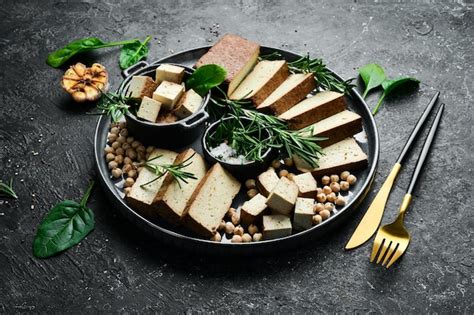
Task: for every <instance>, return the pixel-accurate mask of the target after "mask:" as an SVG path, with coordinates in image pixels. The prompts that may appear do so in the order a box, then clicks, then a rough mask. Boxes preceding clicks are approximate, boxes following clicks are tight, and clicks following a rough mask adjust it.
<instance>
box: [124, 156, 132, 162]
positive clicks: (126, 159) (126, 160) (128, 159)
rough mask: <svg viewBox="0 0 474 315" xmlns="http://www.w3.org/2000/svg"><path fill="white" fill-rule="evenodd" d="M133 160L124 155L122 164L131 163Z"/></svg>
mask: <svg viewBox="0 0 474 315" xmlns="http://www.w3.org/2000/svg"><path fill="white" fill-rule="evenodd" d="M132 163H133V161H132V159H131V158H129V157H128V156H126V157H125V158H124V159H123V164H132Z"/></svg>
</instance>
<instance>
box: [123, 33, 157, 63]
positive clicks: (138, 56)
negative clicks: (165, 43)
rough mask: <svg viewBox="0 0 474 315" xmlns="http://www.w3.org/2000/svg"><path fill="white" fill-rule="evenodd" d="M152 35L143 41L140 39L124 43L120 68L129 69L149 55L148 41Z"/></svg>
mask: <svg viewBox="0 0 474 315" xmlns="http://www.w3.org/2000/svg"><path fill="white" fill-rule="evenodd" d="M150 39H151V36H148V37H147V38H146V39H145V41H144V42H143V43H142V42H140V41H139V40H137V41H135V42H133V43H131V44H127V45H124V46H123V47H122V50H121V51H120V68H122V69H127V68H129V67H131V66H133V65H134V64H136V63H137V62H139V61H140V60H142V59H143V58H145V57H146V56H147V55H148V42H149V41H150Z"/></svg>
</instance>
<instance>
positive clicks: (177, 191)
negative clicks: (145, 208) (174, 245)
mask: <svg viewBox="0 0 474 315" xmlns="http://www.w3.org/2000/svg"><path fill="white" fill-rule="evenodd" d="M184 161H186V164H188V163H189V165H188V166H186V167H184V168H183V169H182V170H183V171H185V172H189V173H192V174H194V177H196V179H187V181H188V183H187V184H186V183H183V182H180V183H178V182H177V181H176V179H175V178H174V177H173V175H171V174H169V173H168V174H167V175H166V177H165V180H164V181H163V185H162V186H161V189H160V191H159V192H158V194H157V196H156V197H155V200H154V201H153V205H154V206H155V207H156V209H157V213H158V215H159V216H160V217H162V218H163V219H165V220H166V221H168V222H170V223H172V224H175V225H178V224H179V223H180V221H181V219H182V217H183V216H184V210H185V208H186V205H187V203H188V201H189V200H190V199H191V196H192V194H193V193H194V190H195V189H196V188H197V186H198V185H199V183H200V182H201V180H202V179H203V178H204V176H205V175H206V172H207V166H206V162H205V161H204V159H203V157H202V156H201V155H199V154H198V153H196V152H195V151H194V150H193V149H187V150H186V151H184V152H182V153H180V154H179V155H178V156H177V157H176V159H175V160H174V164H180V163H182V162H184Z"/></svg>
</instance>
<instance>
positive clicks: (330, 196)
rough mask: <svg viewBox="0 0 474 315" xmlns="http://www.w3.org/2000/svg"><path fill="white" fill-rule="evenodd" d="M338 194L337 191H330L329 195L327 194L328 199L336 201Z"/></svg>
mask: <svg viewBox="0 0 474 315" xmlns="http://www.w3.org/2000/svg"><path fill="white" fill-rule="evenodd" d="M336 198H337V196H336V194H335V193H333V192H332V193H330V194H329V195H326V200H327V201H329V202H334V201H336Z"/></svg>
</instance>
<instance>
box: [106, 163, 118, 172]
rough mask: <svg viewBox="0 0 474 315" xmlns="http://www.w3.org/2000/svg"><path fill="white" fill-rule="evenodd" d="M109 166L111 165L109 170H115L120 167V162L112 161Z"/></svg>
mask: <svg viewBox="0 0 474 315" xmlns="http://www.w3.org/2000/svg"><path fill="white" fill-rule="evenodd" d="M108 166H109V170H113V169H116V168H117V167H118V163H117V162H115V161H110V162H109V165H108Z"/></svg>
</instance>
